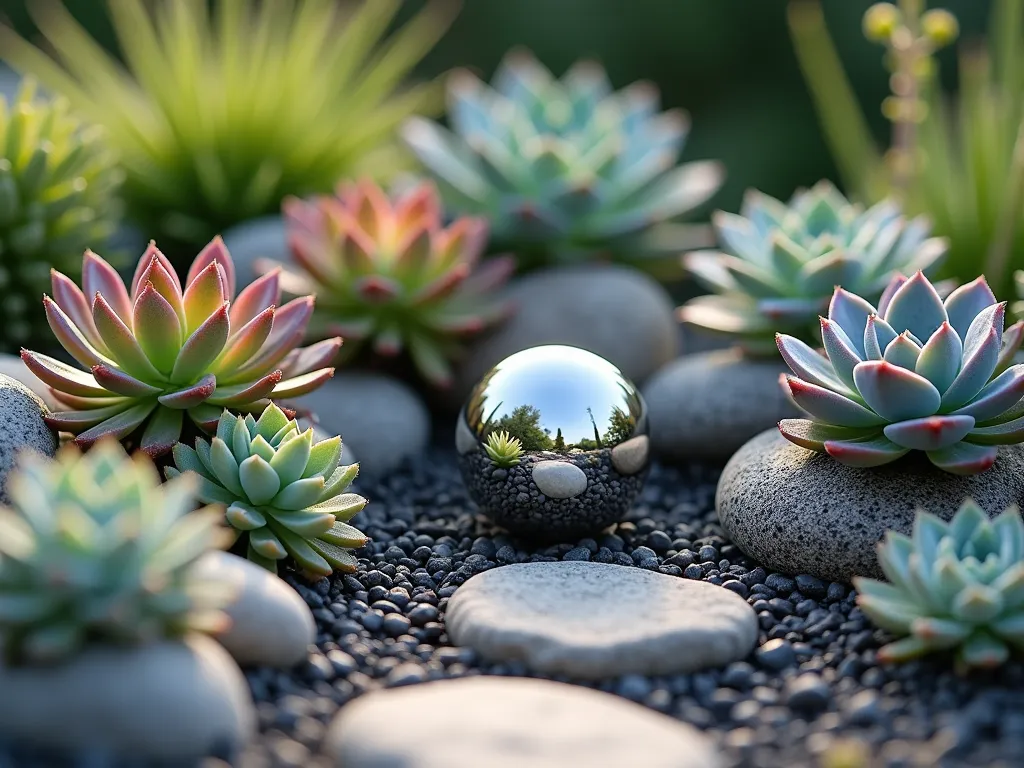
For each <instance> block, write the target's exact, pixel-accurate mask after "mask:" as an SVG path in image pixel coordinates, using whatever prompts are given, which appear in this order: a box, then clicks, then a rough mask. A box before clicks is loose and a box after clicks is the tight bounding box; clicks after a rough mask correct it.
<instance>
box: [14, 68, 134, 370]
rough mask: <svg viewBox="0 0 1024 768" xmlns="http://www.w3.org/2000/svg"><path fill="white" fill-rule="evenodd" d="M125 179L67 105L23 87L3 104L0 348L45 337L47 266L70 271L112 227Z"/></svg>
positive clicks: (99, 136)
mask: <svg viewBox="0 0 1024 768" xmlns="http://www.w3.org/2000/svg"><path fill="white" fill-rule="evenodd" d="M122 176H123V174H122V173H121V171H120V169H118V168H117V167H116V166H115V162H114V156H113V153H112V152H111V149H110V147H109V145H108V144H107V142H106V141H105V140H104V137H103V131H102V129H99V128H97V127H94V126H87V125H85V124H83V123H82V122H81V121H80V120H79V119H78V118H76V117H74V116H73V115H72V114H71V112H70V109H69V106H68V103H67V101H66V100H65V99H53V100H48V99H41V98H38V97H37V96H36V90H35V85H34V84H33V83H32V82H31V81H26V82H25V83H24V84H23V85H22V88H21V91H20V92H19V94H18V96H17V98H16V99H15V100H14V101H13V102H11V103H10V104H9V103H8V102H7V99H5V98H3V97H0V292H2V293H3V297H4V299H3V322H2V323H0V348H3V349H4V350H5V351H12V350H17V349H18V348H19V347H20V346H21V345H22V344H29V343H34V342H37V341H39V340H40V338H41V337H44V336H45V335H47V331H46V325H45V323H43V322H42V316H41V315H40V314H39V312H38V304H37V303H36V302H38V301H39V295H40V294H41V293H42V292H43V291H45V290H46V286H47V285H48V283H49V277H50V267H57V268H59V269H62V270H65V271H68V272H74V271H76V270H77V261H78V258H79V255H80V254H81V253H82V251H83V250H85V247H86V246H87V245H88V244H89V243H98V242H103V241H105V240H106V239H107V238H108V237H110V235H111V234H112V233H113V232H114V230H115V229H116V228H117V224H118V221H119V220H120V216H121V203H120V201H119V200H118V197H117V192H118V188H119V186H120V183H121V179H122Z"/></svg>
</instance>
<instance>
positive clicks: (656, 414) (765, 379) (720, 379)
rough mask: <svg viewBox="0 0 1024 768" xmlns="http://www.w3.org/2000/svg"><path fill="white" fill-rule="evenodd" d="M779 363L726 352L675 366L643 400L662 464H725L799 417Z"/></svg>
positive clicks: (651, 382)
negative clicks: (781, 380) (761, 435)
mask: <svg viewBox="0 0 1024 768" xmlns="http://www.w3.org/2000/svg"><path fill="white" fill-rule="evenodd" d="M788 370H789V369H788V368H787V367H786V364H785V363H784V362H783V361H782V360H781V359H779V358H777V357H775V358H749V357H745V356H744V355H743V354H742V353H741V352H740V351H739V350H736V349H723V350H717V351H713V352H702V353H700V354H696V355H687V356H685V357H681V358H679V359H677V360H674V361H672V362H671V363H669V364H668V365H666V366H665V367H664V368H662V369H661V370H660V371H658V372H657V373H656V374H654V376H652V377H651V379H650V380H649V381H648V382H647V385H646V386H645V387H644V390H643V395H644V399H645V400H646V401H647V412H648V414H649V416H650V424H651V447H652V449H653V450H654V452H655V454H656V455H657V456H659V457H661V458H662V459H665V460H668V461H673V462H682V461H690V460H693V459H700V460H707V461H724V460H725V459H728V458H729V457H730V456H732V455H733V453H735V452H736V450H737V449H738V448H739V447H740V446H741V445H743V444H744V443H745V442H747V440H749V439H750V438H751V437H753V436H754V435H756V434H759V433H761V432H763V431H764V430H766V429H768V428H770V427H773V426H775V425H776V424H777V423H778V422H779V421H780V420H781V419H788V418H793V417H796V416H798V415H799V413H798V411H797V409H796V407H795V406H794V405H793V404H792V403H791V402H790V401H789V399H788V398H787V397H786V396H785V395H784V394H783V392H782V387H780V386H779V374H780V373H783V372H786V371H788Z"/></svg>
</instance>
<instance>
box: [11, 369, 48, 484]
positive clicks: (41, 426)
mask: <svg viewBox="0 0 1024 768" xmlns="http://www.w3.org/2000/svg"><path fill="white" fill-rule="evenodd" d="M48 414H49V409H47V407H46V404H45V403H44V402H43V401H42V400H41V399H40V398H39V396H38V395H36V394H35V393H34V392H33V391H32V390H31V389H29V388H28V387H26V386H25V385H24V384H22V383H21V382H20V381H17V380H15V379H12V378H11V377H10V376H4V375H2V374H0V424H3V429H0V503H7V501H8V498H7V473H8V472H10V470H11V468H12V467H13V466H14V465H15V463H16V462H17V457H18V453H19V452H21V451H22V450H32V451H36V452H37V453H41V454H43V455H45V456H53V455H54V454H55V453H56V452H57V436H56V434H54V432H53V430H51V429H50V428H49V427H48V426H46V422H45V421H43V417H44V416H46V415H48Z"/></svg>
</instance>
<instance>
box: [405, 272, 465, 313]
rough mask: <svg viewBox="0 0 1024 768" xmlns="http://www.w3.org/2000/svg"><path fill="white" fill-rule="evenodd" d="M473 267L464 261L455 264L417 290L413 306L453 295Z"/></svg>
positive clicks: (412, 302) (413, 298)
mask: <svg viewBox="0 0 1024 768" xmlns="http://www.w3.org/2000/svg"><path fill="white" fill-rule="evenodd" d="M471 269H472V268H471V267H470V265H469V264H466V263H462V264H456V265H454V266H453V267H452V268H451V269H450V270H448V271H447V272H445V273H444V274H443V275H441V276H439V277H437V278H436V279H434V280H433V281H431V282H430V283H427V285H425V286H423V287H422V288H421V289H420V290H419V291H417V292H416V293H415V294H414V295H413V297H412V300H411V302H410V303H411V304H412V306H414V307H415V306H421V305H423V304H428V303H430V302H432V301H438V300H439V299H442V298H444V297H446V296H451V295H452V294H453V293H455V291H456V290H457V289H458V288H459V286H460V285H461V284H462V282H463V281H464V280H465V279H466V278H468V277H469V274H470V271H471Z"/></svg>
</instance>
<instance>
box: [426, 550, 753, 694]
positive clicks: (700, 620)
mask: <svg viewBox="0 0 1024 768" xmlns="http://www.w3.org/2000/svg"><path fill="white" fill-rule="evenodd" d="M446 624H447V628H448V636H449V637H450V638H451V640H452V642H453V643H454V644H455V645H465V646H469V647H471V648H473V649H474V650H476V651H477V652H478V653H479V654H480V655H481V656H483V657H485V658H488V659H491V660H495V661H506V660H521V661H523V662H525V663H526V664H527V665H528V666H530V667H531V668H532V669H533V670H535V671H538V672H544V673H547V674H565V675H570V676H572V677H580V678H589V679H597V678H602V679H603V678H609V677H615V676H616V675H624V674H628V673H637V674H644V675H668V674H676V673H685V672H693V671H695V670H699V669H704V668H707V667H717V666H722V665H724V664H728V663H729V662H731V661H736V660H738V659H742V658H744V657H745V656H746V655H747V654H748V653H750V651H751V650H752V649H753V647H754V643H755V642H756V641H757V633H758V626H757V617H756V616H755V614H754V611H753V609H752V608H751V607H750V606H749V605H747V603H746V601H745V600H743V598H741V597H739V595H737V594H735V593H734V592H730V591H729V590H727V589H724V588H723V587H718V586H715V585H714V584H708V583H706V582H703V581H693V580H689V579H681V578H678V577H675V576H667V575H665V574H662V573H656V572H652V571H646V570H643V569H641V568H632V567H629V566H621V565H607V564H604V563H592V562H573V561H569V562H549V563H520V564H516V565H507V566H503V567H501V568H495V569H493V570H490V571H486V572H484V573H481V574H477V575H476V576H473V577H472V578H471V579H469V580H468V581H467V582H466V583H465V584H463V585H462V586H461V587H459V589H458V591H457V592H456V593H455V594H454V595H453V596H452V598H451V600H450V601H449V603H448V611H447V615H446Z"/></svg>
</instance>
